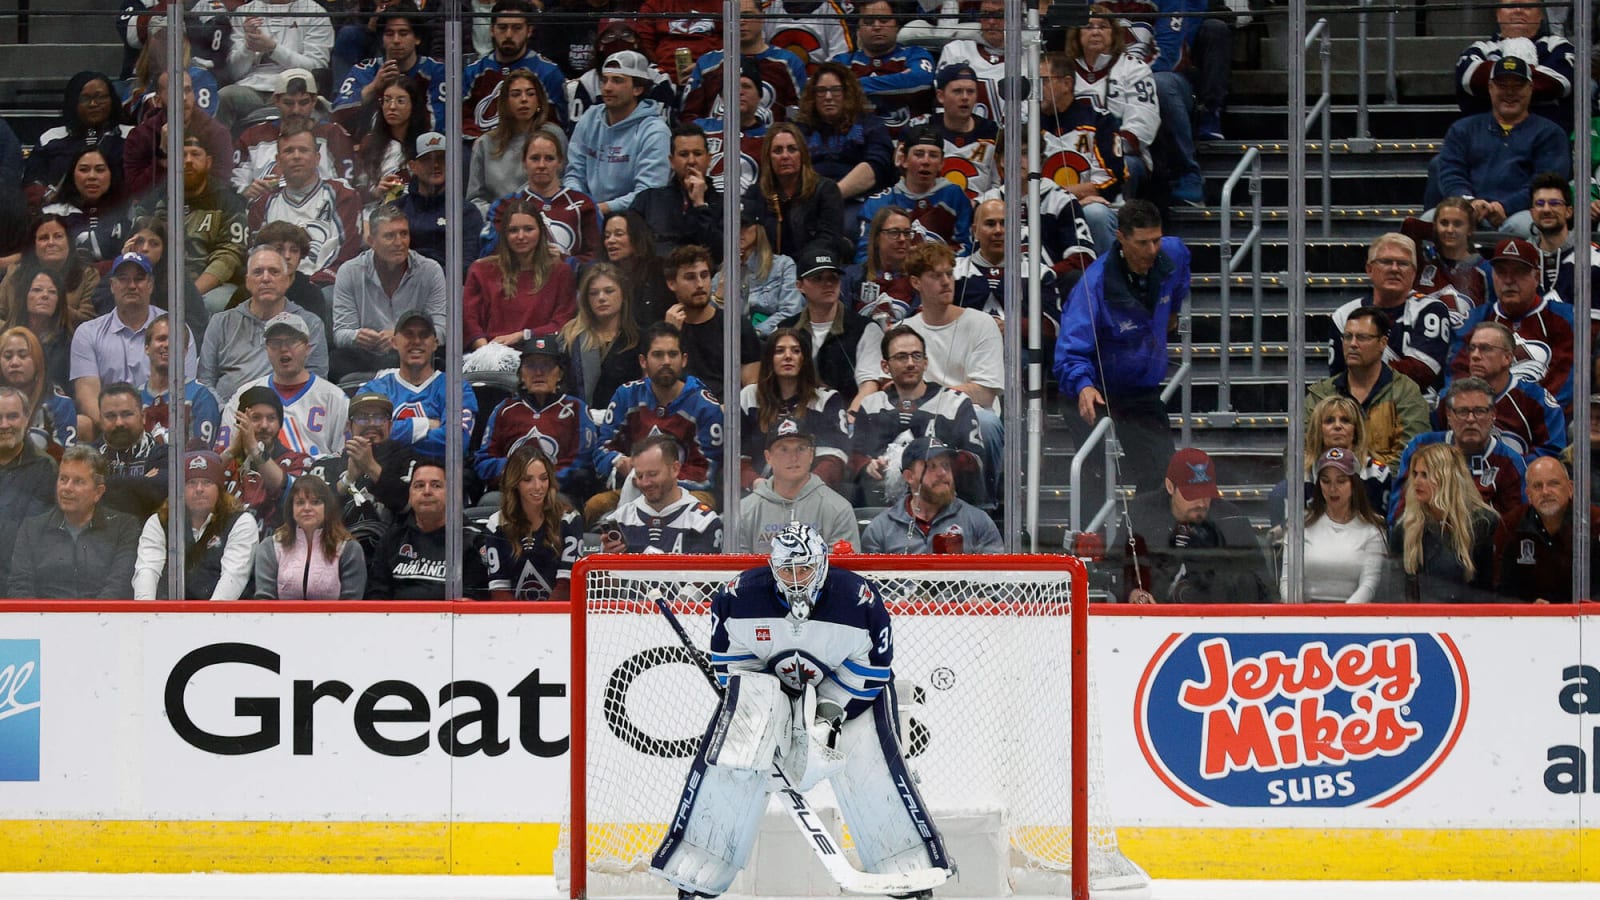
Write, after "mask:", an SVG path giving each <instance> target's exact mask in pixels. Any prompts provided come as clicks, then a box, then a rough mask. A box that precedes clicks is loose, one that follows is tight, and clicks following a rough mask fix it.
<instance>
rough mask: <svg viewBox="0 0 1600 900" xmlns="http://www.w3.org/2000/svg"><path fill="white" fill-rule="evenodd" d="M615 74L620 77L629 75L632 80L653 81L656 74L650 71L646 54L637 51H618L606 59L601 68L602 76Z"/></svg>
mask: <svg viewBox="0 0 1600 900" xmlns="http://www.w3.org/2000/svg"><path fill="white" fill-rule="evenodd" d="M608 72H615V73H617V74H618V75H627V76H629V77H630V78H640V79H643V80H645V81H653V80H654V79H655V73H653V72H651V71H650V61H649V60H647V59H645V58H644V54H643V53H640V52H639V51H637V50H618V51H617V52H615V53H613V54H611V55H610V56H608V57H606V61H605V65H603V66H601V67H600V74H601V75H605V74H606V73H608Z"/></svg>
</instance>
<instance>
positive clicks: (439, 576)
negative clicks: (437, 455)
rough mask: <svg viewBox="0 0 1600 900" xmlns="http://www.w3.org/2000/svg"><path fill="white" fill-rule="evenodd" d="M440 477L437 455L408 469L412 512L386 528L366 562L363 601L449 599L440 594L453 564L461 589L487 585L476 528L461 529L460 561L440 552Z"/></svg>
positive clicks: (444, 490)
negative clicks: (457, 567)
mask: <svg viewBox="0 0 1600 900" xmlns="http://www.w3.org/2000/svg"><path fill="white" fill-rule="evenodd" d="M445 479H446V474H445V467H444V463H442V462H440V461H439V460H437V459H424V460H420V461H418V462H417V465H416V467H415V468H414V469H412V472H411V490H410V502H411V514H410V515H409V516H406V517H405V518H404V519H403V520H401V521H399V522H396V523H395V524H394V525H393V526H392V527H391V528H390V529H389V531H388V532H387V533H386V534H385V535H384V536H383V539H382V540H380V541H379V542H378V547H377V549H376V550H375V551H374V552H373V554H372V558H371V559H370V560H368V561H367V599H368V600H449V599H452V598H449V597H446V596H445V593H444V582H445V575H446V573H447V572H448V571H449V570H450V568H451V567H452V566H461V567H464V570H463V571H462V573H461V584H462V586H463V590H465V588H466V586H468V585H482V584H488V583H489V579H488V573H487V572H485V571H484V566H483V557H482V555H481V554H479V553H478V542H479V539H480V537H479V534H478V532H477V530H476V529H472V528H467V529H465V533H464V534H463V535H462V538H463V540H462V553H461V557H462V558H461V559H459V560H452V559H450V558H449V555H448V554H447V553H446V551H445V542H446V539H447V534H446V531H445V526H446V525H447V524H448V522H447V520H446V517H445V512H446V508H447V503H448V500H447V498H448V497H449V490H450V489H449V487H448V486H447V484H446V480H445Z"/></svg>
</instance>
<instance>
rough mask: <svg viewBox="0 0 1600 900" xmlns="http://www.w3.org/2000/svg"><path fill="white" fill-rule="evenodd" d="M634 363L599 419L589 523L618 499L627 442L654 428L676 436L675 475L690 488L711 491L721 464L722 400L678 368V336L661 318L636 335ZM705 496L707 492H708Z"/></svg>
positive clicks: (629, 448) (628, 471) (627, 462)
mask: <svg viewBox="0 0 1600 900" xmlns="http://www.w3.org/2000/svg"><path fill="white" fill-rule="evenodd" d="M639 349H640V351H641V352H640V353H639V368H640V369H641V370H642V371H643V373H644V377H643V378H641V379H639V380H638V381H630V382H628V383H627V384H625V385H623V386H622V387H619V388H617V392H616V394H615V395H613V396H612V398H611V405H610V407H609V408H608V409H607V410H606V415H605V417H604V418H603V419H601V420H600V435H599V442H598V443H597V444H596V446H595V454H594V467H595V471H596V473H597V474H598V475H599V477H600V480H601V482H602V483H608V484H610V485H611V486H612V487H613V488H614V490H610V491H603V492H601V493H598V494H596V495H594V497H592V498H590V500H589V502H588V503H587V504H585V505H584V521H586V522H588V523H590V525H593V524H595V523H597V522H599V521H600V519H601V518H602V517H603V516H604V515H606V513H608V512H610V511H611V510H612V509H614V508H615V507H616V506H617V504H618V502H619V501H620V500H621V499H622V494H621V491H622V489H623V488H624V487H627V486H628V482H629V481H630V479H631V476H632V473H633V457H632V455H631V454H632V452H633V446H634V445H635V444H636V443H638V442H639V441H640V440H642V439H644V438H646V437H648V436H650V435H652V434H655V433H657V432H660V433H662V434H666V435H670V436H671V437H673V438H675V439H676V440H677V442H678V447H679V452H678V456H679V458H680V459H681V460H682V462H681V464H680V468H679V473H678V478H679V479H680V480H681V481H683V483H684V487H686V488H688V489H689V490H691V491H713V490H716V485H717V484H718V481H717V478H718V474H719V470H720V469H721V467H722V454H723V446H722V423H723V417H722V405H721V402H720V401H719V400H717V398H716V396H715V395H713V394H712V393H711V392H710V391H708V390H706V387H705V384H704V383H702V382H701V381H700V379H699V378H696V377H695V376H693V375H686V374H684V372H685V369H686V365H687V361H686V360H685V359H684V353H683V336H682V334H681V333H680V332H679V331H678V329H677V328H675V327H673V326H672V325H670V324H668V323H666V322H657V323H656V324H654V325H652V326H650V327H649V328H647V329H645V332H644V334H643V335H640V337H639ZM707 496H710V495H709V494H708V495H707Z"/></svg>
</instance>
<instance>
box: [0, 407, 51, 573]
mask: <svg viewBox="0 0 1600 900" xmlns="http://www.w3.org/2000/svg"><path fill="white" fill-rule="evenodd" d="M55 483H56V464H55V460H53V459H51V458H50V457H49V456H47V455H46V454H45V452H44V451H43V450H40V449H39V448H38V447H35V446H34V445H33V442H32V441H30V440H28V398H27V397H25V396H23V394H22V392H21V391H19V390H17V389H16V388H14V387H11V386H9V385H6V386H0V559H6V560H9V559H11V549H12V547H13V546H14V545H15V543H16V537H17V527H18V526H19V525H21V524H22V521H23V520H24V519H26V518H28V517H30V516H36V515H38V514H40V513H42V512H44V511H45V510H47V509H49V508H50V504H51V502H52V501H53V500H54V497H55V494H54V489H55V488H54V486H55Z"/></svg>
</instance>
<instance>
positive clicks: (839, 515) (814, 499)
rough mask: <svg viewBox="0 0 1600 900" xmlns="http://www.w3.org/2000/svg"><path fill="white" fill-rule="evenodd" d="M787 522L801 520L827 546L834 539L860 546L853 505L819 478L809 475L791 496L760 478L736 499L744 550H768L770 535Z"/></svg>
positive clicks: (859, 531) (856, 546)
mask: <svg viewBox="0 0 1600 900" xmlns="http://www.w3.org/2000/svg"><path fill="white" fill-rule="evenodd" d="M790 522H804V523H806V524H807V525H810V526H811V527H812V528H815V529H817V532H818V533H819V534H821V535H822V539H823V540H825V541H827V542H828V544H829V545H830V546H831V545H832V544H833V543H834V542H835V541H849V542H850V546H852V547H855V548H856V549H858V550H859V549H860V548H861V530H860V526H859V525H858V524H857V523H856V511H855V509H853V508H852V507H851V506H850V504H849V502H847V501H846V500H845V499H844V498H843V497H841V496H839V495H838V494H837V493H835V492H834V491H833V489H832V488H830V487H828V486H827V485H826V484H823V482H822V479H821V478H818V477H817V476H816V475H812V476H811V478H810V479H809V480H807V481H806V483H805V485H804V486H802V487H801V488H800V494H799V496H797V497H795V499H793V500H787V499H785V498H783V497H781V496H779V495H778V492H777V491H775V490H773V489H772V483H771V482H770V481H763V482H762V483H761V484H759V485H757V486H756V488H755V490H753V491H751V493H750V495H749V496H747V497H745V498H744V499H743V500H741V501H740V502H739V542H740V544H742V546H741V547H740V549H741V550H742V551H743V552H745V553H767V552H769V551H770V550H771V549H772V536H773V535H775V534H777V533H778V532H779V531H780V530H782V528H783V526H785V525H787V524H789V523H790Z"/></svg>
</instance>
